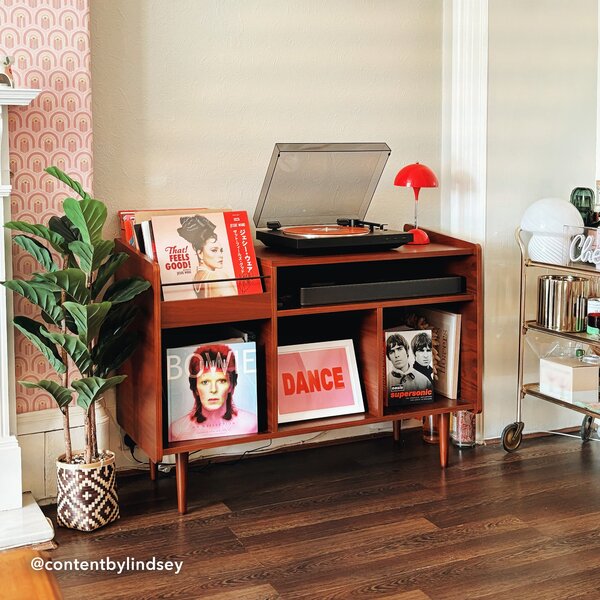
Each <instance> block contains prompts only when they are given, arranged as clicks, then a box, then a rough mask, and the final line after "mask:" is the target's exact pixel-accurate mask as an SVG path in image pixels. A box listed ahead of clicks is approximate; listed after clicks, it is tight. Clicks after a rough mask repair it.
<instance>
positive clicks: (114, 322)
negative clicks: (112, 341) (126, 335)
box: [98, 304, 138, 345]
mask: <svg viewBox="0 0 600 600" xmlns="http://www.w3.org/2000/svg"><path fill="white" fill-rule="evenodd" d="M137 313H138V308H137V306H135V305H133V304H113V305H112V307H111V309H110V310H109V311H108V314H107V315H106V319H104V323H103V324H102V327H101V328H100V333H99V334H98V345H99V344H102V343H103V342H104V341H105V340H106V339H107V338H111V337H114V336H117V335H120V334H121V333H123V332H124V331H126V330H127V328H128V327H129V325H130V324H131V322H132V321H133V320H134V319H135V316H136V314H137Z"/></svg>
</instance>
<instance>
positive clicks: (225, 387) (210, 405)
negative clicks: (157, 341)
mask: <svg viewBox="0 0 600 600" xmlns="http://www.w3.org/2000/svg"><path fill="white" fill-rule="evenodd" d="M165 365H166V375H165V377H166V390H167V418H168V439H169V442H178V441H183V440H196V439H203V438H212V437H222V436H230V435H243V434H249V433H257V432H258V413H257V383H256V343H255V342H232V341H229V340H225V341H218V342H208V343H202V344H199V345H192V346H185V347H180V348H169V349H167V351H166V363H165Z"/></svg>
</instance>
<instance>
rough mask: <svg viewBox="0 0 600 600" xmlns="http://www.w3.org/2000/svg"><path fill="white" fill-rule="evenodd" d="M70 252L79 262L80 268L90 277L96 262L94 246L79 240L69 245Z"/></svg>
mask: <svg viewBox="0 0 600 600" xmlns="http://www.w3.org/2000/svg"><path fill="white" fill-rule="evenodd" d="M69 250H70V251H71V252H72V253H73V255H74V256H75V257H76V258H77V259H78V261H79V268H80V269H81V270H82V271H85V272H86V273H87V274H88V275H91V273H92V262H93V260H94V246H92V244H87V243H86V242H81V241H79V240H77V241H75V242H71V243H70V244H69Z"/></svg>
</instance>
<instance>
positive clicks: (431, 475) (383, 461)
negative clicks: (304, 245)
mask: <svg viewBox="0 0 600 600" xmlns="http://www.w3.org/2000/svg"><path fill="white" fill-rule="evenodd" d="M188 485H189V501H188V502H189V513H188V514H187V515H185V516H179V515H178V513H177V510H176V497H175V479H174V477H173V473H171V474H169V475H165V474H160V477H159V480H158V481H157V482H155V483H153V482H151V481H150V480H149V478H148V476H147V475H139V476H138V475H135V476H125V477H122V478H121V479H120V480H119V486H120V487H119V495H120V500H121V515H122V516H121V519H120V520H119V521H117V522H116V523H114V524H112V525H110V526H108V527H106V528H104V529H101V530H99V531H97V532H95V533H91V534H84V533H79V532H73V531H69V530H65V529H57V534H56V541H57V542H58V544H59V547H58V549H56V550H54V551H52V552H50V553H49V555H50V556H51V557H52V558H53V559H55V560H67V559H74V558H78V559H79V560H100V559H102V558H106V557H110V558H111V559H112V560H115V561H117V560H125V559H126V558H127V557H132V558H135V559H137V560H149V559H151V558H152V557H153V556H154V557H156V559H161V560H169V559H170V560H181V561H183V567H182V570H181V572H180V573H179V575H176V574H175V573H165V572H162V573H161V572H125V573H123V574H121V575H118V574H116V573H114V572H78V573H74V572H58V573H56V575H57V578H58V581H59V584H60V586H61V588H62V590H63V593H64V596H65V598H77V599H82V598H93V599H94V600H100V599H104V598H106V599H110V600H116V599H119V598H123V599H125V598H126V599H142V598H173V599H175V598H206V599H210V600H225V599H235V600H251V599H260V600H266V599H270V598H284V599H287V598H289V599H295V598H308V599H318V600H322V599H326V598H336V599H339V600H346V599H350V598H380V599H384V598H385V599H389V598H398V599H402V600H420V599H424V598H433V599H437V598H440V599H442V598H444V599H452V598H456V599H460V600H463V599H465V598H506V597H510V598H525V599H529V598H544V599H546V598H548V599H557V600H559V599H560V600H562V599H563V598H599V597H600V443H596V442H588V443H587V444H582V443H581V441H579V440H577V439H569V438H564V437H558V436H550V437H545V438H535V439H531V440H525V441H524V442H523V445H522V446H521V448H520V450H519V451H518V452H517V453H514V454H506V453H505V452H504V451H503V450H502V448H501V447H500V446H487V447H481V448H474V449H465V450H462V451H459V450H457V449H455V448H451V449H450V466H449V468H448V469H446V470H445V471H442V470H440V468H439V463H438V448H437V446H428V445H426V444H424V443H423V442H421V440H420V437H419V435H418V432H410V433H408V434H407V435H405V437H404V440H403V442H402V444H401V445H394V444H393V442H392V440H391V438H389V437H386V438H378V439H372V440H367V441H360V442H354V443H346V444H343V445H339V446H328V447H323V448H318V449H310V450H303V451H302V452H292V453H286V454H278V455H271V456H261V457H259V458H252V459H245V460H242V461H239V462H237V463H232V464H224V463H220V464H214V465H209V466H207V467H205V468H203V467H200V466H198V467H197V466H195V465H191V467H190V474H189V484H188ZM46 512H47V514H48V515H49V516H51V517H52V518H54V509H53V508H52V507H49V508H48V509H46ZM0 596H1V594H0Z"/></svg>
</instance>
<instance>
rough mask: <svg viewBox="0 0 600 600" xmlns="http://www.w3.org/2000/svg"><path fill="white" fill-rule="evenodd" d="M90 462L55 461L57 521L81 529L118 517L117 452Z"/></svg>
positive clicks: (105, 452) (71, 527) (108, 452)
mask: <svg viewBox="0 0 600 600" xmlns="http://www.w3.org/2000/svg"><path fill="white" fill-rule="evenodd" d="M104 455H105V456H104V458H102V459H101V460H99V461H98V462H95V463H90V464H67V463H64V462H61V459H62V460H64V455H63V456H61V457H60V458H59V459H58V460H57V461H56V480H57V481H56V482H57V499H56V518H57V521H58V525H59V526H61V527H68V528H69V529H78V530H79V531H94V530H95V529H99V528H100V527H104V525H108V524H109V523H112V522H113V521H115V520H117V519H118V518H119V499H118V497H117V482H116V468H115V454H114V452H110V451H109V450H105V451H104Z"/></svg>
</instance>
